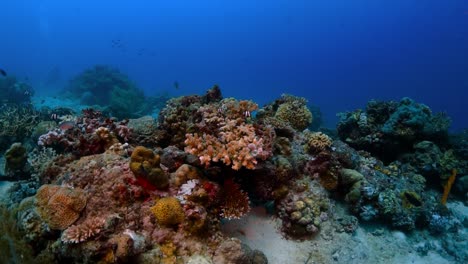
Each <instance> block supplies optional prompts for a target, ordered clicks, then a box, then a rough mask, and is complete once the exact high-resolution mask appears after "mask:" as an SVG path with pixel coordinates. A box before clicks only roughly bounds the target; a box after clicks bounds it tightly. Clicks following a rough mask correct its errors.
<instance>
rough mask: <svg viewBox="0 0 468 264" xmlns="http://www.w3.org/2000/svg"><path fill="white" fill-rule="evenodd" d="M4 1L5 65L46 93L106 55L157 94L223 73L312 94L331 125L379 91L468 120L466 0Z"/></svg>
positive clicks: (255, 88) (259, 86)
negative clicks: (175, 84) (54, 78)
mask: <svg viewBox="0 0 468 264" xmlns="http://www.w3.org/2000/svg"><path fill="white" fill-rule="evenodd" d="M1 10H2V15H1V17H0V22H1V25H2V30H1V34H2V37H1V39H2V41H1V43H0V68H3V69H5V70H6V71H7V72H9V73H10V74H14V75H16V76H18V77H22V78H27V80H28V81H29V82H30V83H31V85H32V86H33V87H34V88H35V89H36V91H37V93H39V94H41V93H42V94H49V93H52V92H54V91H56V90H59V89H61V88H63V87H62V86H63V85H65V84H66V82H67V81H68V79H70V78H72V77H73V76H76V75H77V74H78V73H80V72H82V71H83V70H84V69H86V68H89V67H91V66H93V65H95V64H105V65H111V66H115V67H117V68H119V69H120V70H121V71H122V72H123V73H125V74H128V75H129V77H130V79H132V80H134V81H135V82H136V83H137V85H138V86H139V87H140V88H142V89H143V90H144V91H145V92H146V93H147V94H150V95H151V94H154V93H157V92H161V91H169V92H170V93H171V94H174V95H182V94H183V95H187V94H192V93H202V92H203V91H205V90H206V89H207V88H209V87H211V86H212V85H213V84H219V85H220V87H221V88H222V90H223V94H224V95H225V96H227V97H228V96H233V97H236V98H248V99H253V100H255V101H257V102H258V103H259V104H260V105H263V104H264V103H267V102H269V101H271V100H273V99H274V98H277V97H278V96H280V95H281V94H283V93H289V94H294V95H297V96H303V97H306V98H307V99H308V100H309V102H310V103H311V104H313V105H317V106H319V107H320V108H321V110H322V112H323V113H324V119H325V121H326V125H328V126H334V124H335V122H336V119H337V118H336V117H335V114H336V113H337V112H342V111H348V110H352V109H355V108H363V107H365V105H366V102H367V101H369V100H370V99H383V100H389V99H392V100H400V99H401V98H402V97H405V96H408V97H411V98H412V99H414V100H415V101H418V102H421V103H424V104H427V105H428V106H429V107H431V109H432V110H433V111H434V112H439V111H444V112H447V113H448V115H449V116H450V117H451V119H452V121H453V122H452V130H460V129H462V128H466V125H467V123H466V116H467V115H468V110H467V108H466V102H465V101H466V100H467V99H468V95H467V94H468V48H467V47H468V2H467V1H464V0H451V1H442V0H425V1H420V0H393V1H384V0H354V1H346V0H326V1H324V0H320V1H319V0H316V1H310V0H294V1H289V0H288V1H286V0H268V1H263V0H261V1H250V0H237V1H214V0H212V1H210V0H200V1H182V0H173V1H145V0H139V1H123V0H122V1H120V0H114V1H104V0H102V1H92V0H80V1H53V0H49V1H47V0H29V1H28V0H16V1H4V2H3V3H2V7H1ZM51 71H52V75H53V76H52V78H53V77H54V76H55V75H59V76H55V77H56V79H57V80H56V81H55V82H51V81H50V80H49V81H48V79H50V75H51ZM54 71H55V73H56V74H55V75H54V74H53V73H54ZM58 73H60V74H58ZM58 77H60V78H58ZM175 82H177V84H178V87H179V89H174V83H175Z"/></svg>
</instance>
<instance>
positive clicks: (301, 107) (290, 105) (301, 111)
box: [275, 100, 312, 130]
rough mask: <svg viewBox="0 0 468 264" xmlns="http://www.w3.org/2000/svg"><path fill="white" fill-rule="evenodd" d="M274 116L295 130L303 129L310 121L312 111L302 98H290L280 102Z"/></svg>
mask: <svg viewBox="0 0 468 264" xmlns="http://www.w3.org/2000/svg"><path fill="white" fill-rule="evenodd" d="M275 118H276V119H278V120H280V121H283V122H285V123H288V124H289V125H291V127H293V128H294V129H297V130H304V129H306V128H307V127H308V126H309V125H310V124H311V123H312V113H311V112H310V110H309V109H308V108H307V106H306V104H305V103H304V102H303V101H302V100H291V101H289V102H286V103H284V104H281V105H280V106H279V107H278V110H277V111H276V114H275Z"/></svg>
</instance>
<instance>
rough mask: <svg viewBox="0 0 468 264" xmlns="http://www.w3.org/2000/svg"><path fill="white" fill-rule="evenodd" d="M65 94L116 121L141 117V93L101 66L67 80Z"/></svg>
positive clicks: (127, 81)
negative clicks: (100, 109)
mask: <svg viewBox="0 0 468 264" xmlns="http://www.w3.org/2000/svg"><path fill="white" fill-rule="evenodd" d="M65 93H66V94H67V93H68V94H69V95H70V96H72V97H74V98H79V99H80V100H81V102H82V103H83V104H85V105H89V106H94V105H100V106H101V107H102V108H103V110H104V111H106V112H109V113H112V115H113V116H115V117H117V118H119V119H122V118H130V117H133V116H136V115H138V114H141V111H143V110H144V108H145V107H146V106H145V96H144V94H143V91H142V90H140V89H139V88H138V87H136V85H135V84H134V83H133V82H132V81H130V79H129V78H128V77H127V76H125V75H124V74H123V73H121V72H120V71H119V70H117V69H115V68H112V67H110V66H105V65H96V66H94V67H93V68H90V69H87V70H85V71H83V72H82V73H80V74H79V75H78V76H76V77H75V78H73V79H72V80H71V81H70V84H69V86H68V87H67V89H66V90H65Z"/></svg>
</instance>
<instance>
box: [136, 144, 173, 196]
mask: <svg viewBox="0 0 468 264" xmlns="http://www.w3.org/2000/svg"><path fill="white" fill-rule="evenodd" d="M159 164H160V158H159V155H156V154H154V153H153V151H152V150H150V149H147V148H145V147H142V146H138V147H136V148H135V149H134V150H133V153H132V156H131V159H130V170H131V171H132V172H133V173H134V174H135V176H136V177H139V178H141V179H144V180H146V181H148V182H149V183H150V184H152V185H153V186H155V187H156V188H158V189H164V188H166V187H167V186H168V185H169V178H168V177H167V175H166V174H165V173H164V171H163V170H162V169H161V168H160V167H159Z"/></svg>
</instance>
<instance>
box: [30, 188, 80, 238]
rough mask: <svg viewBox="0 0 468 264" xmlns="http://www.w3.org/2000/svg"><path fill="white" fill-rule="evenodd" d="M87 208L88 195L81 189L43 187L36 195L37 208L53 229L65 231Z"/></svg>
mask: <svg viewBox="0 0 468 264" xmlns="http://www.w3.org/2000/svg"><path fill="white" fill-rule="evenodd" d="M85 206H86V195H85V193H84V191H83V190H81V189H79V188H75V189H72V188H68V187H60V186H58V185H43V186H42V187H41V188H39V190H38V191H37V194H36V208H37V210H38V212H39V214H40V216H41V218H42V219H43V220H44V221H45V222H47V224H49V227H50V228H51V229H60V230H63V229H65V228H67V227H68V226H70V225H71V224H73V223H74V222H75V221H76V220H77V219H78V217H79V216H80V212H81V211H82V210H83V209H84V208H85Z"/></svg>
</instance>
